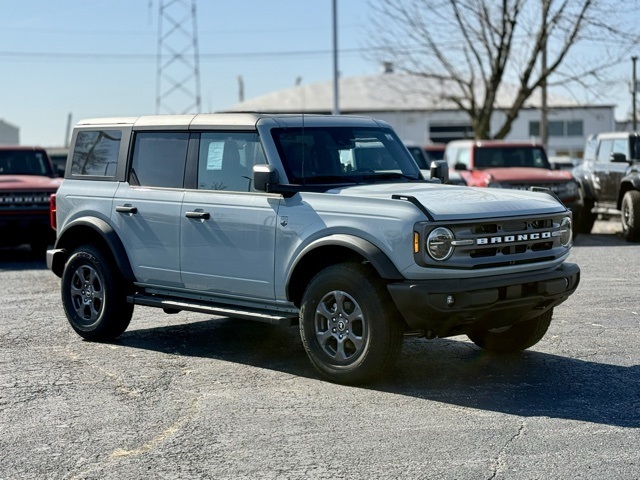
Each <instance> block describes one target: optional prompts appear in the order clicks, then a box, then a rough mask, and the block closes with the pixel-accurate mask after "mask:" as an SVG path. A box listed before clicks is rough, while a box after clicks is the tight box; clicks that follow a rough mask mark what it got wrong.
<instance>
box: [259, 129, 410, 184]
mask: <svg viewBox="0 0 640 480" xmlns="http://www.w3.org/2000/svg"><path fill="white" fill-rule="evenodd" d="M272 135H273V139H274V142H275V144H276V146H277V148H278V151H279V153H280V157H281V158H282V159H283V163H284V167H285V170H286V172H287V176H288V178H289V182H290V183H294V184H313V183H315V184H327V183H328V184H339V183H360V182H363V181H376V180H397V179H405V180H418V179H420V171H419V169H418V166H417V165H416V163H415V161H414V160H413V158H412V157H411V155H409V154H408V153H407V150H406V149H405V148H404V145H403V144H402V142H401V141H400V140H399V139H398V137H397V136H396V135H395V134H394V133H393V131H391V130H389V129H382V128H360V127H358V128H354V127H312V128H306V127H305V128H302V127H301V128H276V129H273V130H272Z"/></svg>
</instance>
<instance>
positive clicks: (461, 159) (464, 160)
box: [454, 147, 471, 168]
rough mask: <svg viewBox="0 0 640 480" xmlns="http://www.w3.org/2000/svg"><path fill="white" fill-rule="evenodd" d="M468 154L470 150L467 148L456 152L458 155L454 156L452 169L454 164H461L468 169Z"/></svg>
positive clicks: (469, 162)
mask: <svg viewBox="0 0 640 480" xmlns="http://www.w3.org/2000/svg"><path fill="white" fill-rule="evenodd" d="M470 153H471V148H467V147H462V148H461V149H460V150H458V154H457V155H456V161H455V163H454V167H455V165H456V164H458V163H461V164H463V165H464V166H466V167H467V168H469V166H470V164H471V158H469V157H470Z"/></svg>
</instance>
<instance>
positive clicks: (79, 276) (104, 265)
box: [61, 245, 133, 341]
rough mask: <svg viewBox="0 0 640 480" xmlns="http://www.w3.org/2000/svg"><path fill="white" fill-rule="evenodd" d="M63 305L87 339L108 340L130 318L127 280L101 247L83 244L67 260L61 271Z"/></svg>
mask: <svg viewBox="0 0 640 480" xmlns="http://www.w3.org/2000/svg"><path fill="white" fill-rule="evenodd" d="M61 284H62V305H63V307H64V311H65V313H66V315H67V319H68V320H69V323H70V324H71V327H72V328H73V329H74V330H75V331H76V333H77V334H78V335H80V336H81V337H82V338H85V339H87V340H95V341H109V340H113V339H114V338H116V337H118V336H119V335H120V334H122V333H123V332H124V331H125V330H126V329H127V327H128V326H129V322H130V321H131V316H132V315H133V305H132V304H129V303H127V299H126V282H125V280H124V278H122V275H121V274H120V272H119V271H118V270H117V268H116V266H115V263H114V262H113V261H112V260H111V258H110V257H109V256H108V255H106V254H105V253H104V252H103V251H101V250H100V249H99V248H96V247H94V246H92V245H84V246H81V247H79V248H77V249H76V250H75V251H74V252H73V253H72V254H71V256H70V257H69V260H67V263H66V265H65V267H64V271H63V273H62V280H61Z"/></svg>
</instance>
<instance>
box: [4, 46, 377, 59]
mask: <svg viewBox="0 0 640 480" xmlns="http://www.w3.org/2000/svg"><path fill="white" fill-rule="evenodd" d="M370 51H372V49H367V48H348V49H341V50H340V53H341V54H346V55H349V54H361V53H366V52H370ZM332 53H333V51H332V50H297V51H272V52H238V53H229V52H227V53H200V60H201V61H202V60H205V61H215V60H244V59H255V60H261V59H264V60H269V59H273V58H277V57H288V58H290V57H309V56H323V55H332ZM3 59H8V60H12V59H15V60H38V61H40V60H56V61H58V60H72V61H96V62H102V61H105V60H113V61H135V62H139V61H156V60H157V54H154V53H71V52H7V51H0V61H1V60H3Z"/></svg>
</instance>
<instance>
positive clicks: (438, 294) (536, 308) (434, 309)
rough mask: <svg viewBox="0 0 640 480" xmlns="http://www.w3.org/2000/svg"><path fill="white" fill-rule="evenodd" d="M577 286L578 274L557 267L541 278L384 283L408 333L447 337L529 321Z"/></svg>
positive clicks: (571, 266) (539, 275)
mask: <svg viewBox="0 0 640 480" xmlns="http://www.w3.org/2000/svg"><path fill="white" fill-rule="evenodd" d="M579 283H580V268H579V267H578V265H576V264H573V263H563V264H562V265H560V266H559V267H558V268H556V269H553V270H546V271H544V272H527V273H526V274H523V275H517V276H513V275H502V276H496V277H483V278H471V279H455V280H424V281H404V282H401V283H390V284H389V285H388V286H387V288H388V289H389V293H390V294H391V297H392V298H393V301H394V302H395V304H396V307H397V308H398V310H399V311H400V314H401V315H402V317H403V318H404V320H405V321H406V322H407V324H408V326H409V329H411V330H417V331H423V332H424V334H425V336H427V337H447V336H452V335H460V334H464V333H468V332H470V331H471V330H473V329H477V328H480V329H488V328H499V327H504V326H507V325H512V324H514V323H517V322H521V321H525V320H529V319H531V318H533V317H536V316H538V315H541V314H542V313H544V312H545V311H547V310H549V309H550V308H553V307H555V306H556V305H559V304H561V303H562V302H564V301H565V300H566V299H567V298H568V297H569V296H570V295H571V294H572V293H573V292H575V290H576V288H578V284H579Z"/></svg>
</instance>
